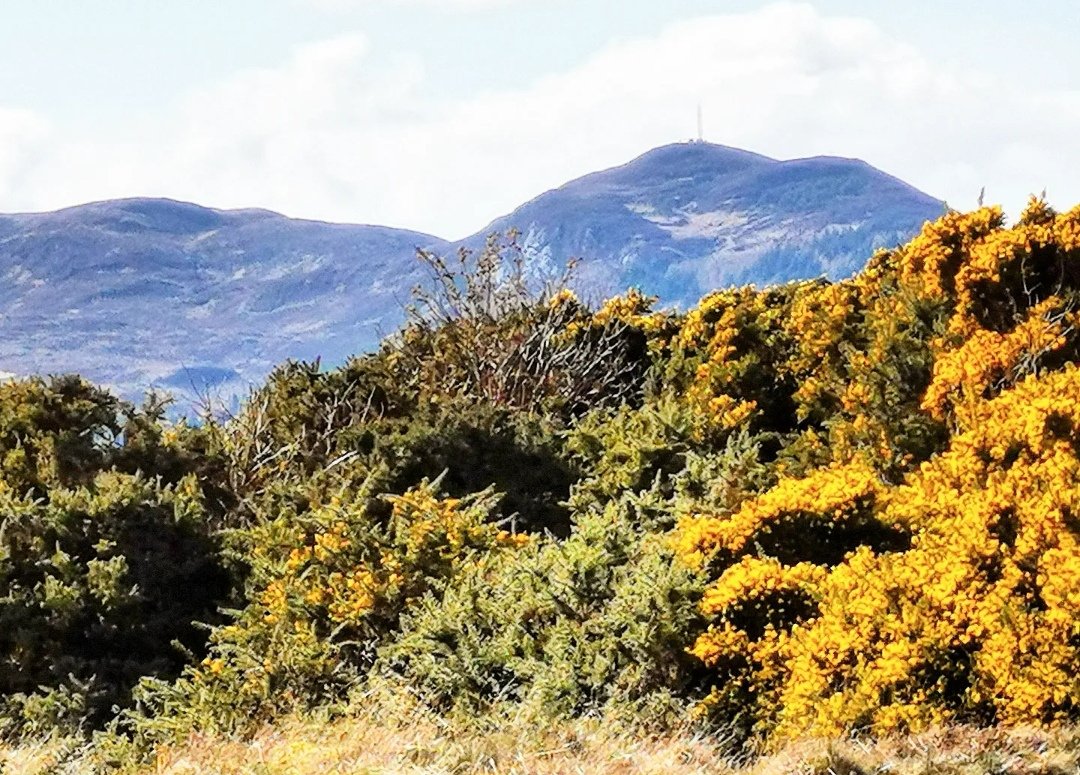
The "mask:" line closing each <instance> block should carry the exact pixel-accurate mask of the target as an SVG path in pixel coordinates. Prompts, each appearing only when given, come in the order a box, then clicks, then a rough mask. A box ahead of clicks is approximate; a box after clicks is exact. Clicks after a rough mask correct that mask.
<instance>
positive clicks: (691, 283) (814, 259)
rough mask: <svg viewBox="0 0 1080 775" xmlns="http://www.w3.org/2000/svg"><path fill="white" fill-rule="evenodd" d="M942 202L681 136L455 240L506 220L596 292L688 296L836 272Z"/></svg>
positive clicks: (883, 181) (538, 255)
mask: <svg viewBox="0 0 1080 775" xmlns="http://www.w3.org/2000/svg"><path fill="white" fill-rule="evenodd" d="M943 209H944V203H942V202H940V201H939V200H937V199H934V198H933V197H931V196H928V195H926V194H923V193H922V192H920V191H918V190H916V189H914V188H912V187H911V186H909V185H907V184H906V183H904V182H903V181H900V180H898V179H896V178H894V177H892V176H890V175H887V174H885V173H884V172H881V171H880V170H877V169H875V168H873V167H871V166H870V165H868V164H866V163H865V162H862V161H858V160H856V159H840V158H834V157H817V158H812V159H795V160H792V161H777V160H775V159H770V158H768V157H766V156H761V155H759V154H756V153H749V152H747V151H741V150H738V149H735V148H728V147H725V146H722V145H713V144H710V143H681V144H677V145H668V146H664V147H662V148H657V149H655V150H652V151H649V152H648V153H646V154H644V155H643V156H640V157H638V158H637V159H634V160H633V161H631V162H630V163H628V164H625V165H623V166H621V167H616V168H614V169H610V170H605V171H603V172H596V173H593V174H591V175H587V176H585V177H583V178H579V179H578V180H575V181H573V182H571V183H567V184H566V185H565V186H562V187H561V188H559V189H556V190H554V191H549V192H548V193H546V194H543V195H541V196H539V197H537V198H536V199H534V200H533V201H531V202H529V203H527V204H525V205H523V206H521V207H520V208H518V209H517V210H515V211H514V212H513V213H510V214H509V215H507V216H504V217H502V218H499V219H498V220H496V221H494V222H493V223H492V224H491V225H490V226H488V227H487V228H486V229H484V230H483V231H482V232H480V233H479V234H477V235H476V236H474V237H471V238H470V239H468V240H466V241H465V244H467V245H471V246H475V245H477V244H480V243H481V241H482V239H483V236H484V235H485V234H487V233H489V232H491V231H502V230H505V229H507V228H510V227H515V228H517V229H519V230H520V231H521V233H522V236H521V240H522V242H523V243H524V245H525V246H526V248H527V251H528V253H529V255H530V256H531V257H532V258H533V260H534V261H536V262H539V263H546V262H550V263H552V264H556V265H558V264H561V263H562V262H563V261H565V259H566V257H567V256H579V257H581V258H582V259H583V260H584V266H583V272H584V273H585V276H586V277H587V278H588V282H589V283H590V284H591V285H593V286H594V287H595V288H597V289H598V292H601V293H603V292H607V291H609V290H611V289H612V288H625V287H626V286H628V285H637V286H640V287H641V288H643V289H645V290H647V291H648V292H650V293H653V294H657V295H659V296H660V297H661V298H663V299H664V300H665V301H668V302H672V303H681V304H683V305H689V304H693V303H694V302H696V301H697V300H698V299H699V298H700V297H701V295H703V294H704V293H707V292H708V291H710V290H713V289H715V288H718V287H723V286H728V285H733V284H745V283H755V284H758V285H764V284H770V283H780V282H786V281H788V280H793V279H801V278H810V277H819V276H827V277H829V278H832V279H839V278H842V277H846V276H848V275H850V274H852V273H853V272H855V271H857V270H858V269H859V268H861V267H862V265H863V264H864V263H865V261H866V259H867V258H868V257H869V256H870V255H871V254H872V253H873V251H874V250H875V249H877V248H879V247H882V246H888V247H891V246H894V245H896V244H898V243H901V242H904V241H906V240H907V239H909V238H910V237H911V236H912V235H913V233H914V232H915V231H917V230H918V228H919V227H920V226H921V225H922V224H923V222H924V221H926V220H932V219H935V218H937V217H938V216H940V215H941V214H942V212H943Z"/></svg>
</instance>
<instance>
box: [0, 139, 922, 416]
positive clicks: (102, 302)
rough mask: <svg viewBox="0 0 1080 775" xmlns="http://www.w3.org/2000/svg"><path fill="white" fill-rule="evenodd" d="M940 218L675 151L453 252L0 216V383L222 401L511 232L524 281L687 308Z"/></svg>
mask: <svg viewBox="0 0 1080 775" xmlns="http://www.w3.org/2000/svg"><path fill="white" fill-rule="evenodd" d="M942 209H943V204H942V203H941V202H939V201H937V200H935V199H933V198H932V197H930V196H927V195H926V194H923V193H921V192H919V191H917V190H915V189H914V188H912V187H911V186H908V185H907V184H905V183H903V182H902V181H900V180H897V179H896V178H893V177H891V176H889V175H886V174H885V173H883V172H881V171H879V170H876V169H874V168H873V167H871V166H869V165H867V164H865V163H864V162H861V161H857V160H852V159H838V158H830V157H818V158H813V159H798V160H793V161H778V160H775V159H771V158H768V157H765V156H760V155H758V154H754V153H749V152H746V151H740V150H737V149H733V148H727V147H724V146H719V145H712V144H708V143H682V144H676V145H669V146H664V147H662V148H657V149H655V150H653V151H650V152H648V153H646V154H645V155H643V156H641V157H639V158H637V159H635V160H633V161H631V162H630V163H628V164H626V165H623V166H621V167H617V168H615V169H610V170H605V171H602V172H596V173H593V174H591V175H587V176H585V177H583V178H580V179H578V180H575V181H572V182H570V183H567V184H566V185H565V186H562V187H561V188H558V189H556V190H554V191H550V192H548V193H546V194H543V195H541V196H540V197H538V198H536V199H534V200H533V201H531V202H528V203H527V204H525V205H523V206H522V207H520V208H519V209H517V210H515V211H514V212H513V213H510V214H509V215H506V216H504V217H502V218H499V219H498V220H496V221H494V222H492V223H491V224H490V225H489V226H488V227H487V228H485V229H483V230H482V231H481V232H478V233H477V234H476V235H474V236H472V237H469V238H468V239H465V240H462V241H461V242H459V243H448V242H446V241H444V240H442V239H439V238H438V237H434V236H431V235H427V234H420V233H416V232H411V231H404V230H400V229H391V228H385V227H381V226H357V225H345V224H331V223H322V222H317V221H305V220H295V219H291V218H286V217H285V216H282V215H279V214H277V213H272V212H268V211H265V210H232V211H222V210H213V209H209V208H205V207H199V206H197V205H193V204H187V203H183V202H174V201H171V200H165V199H129V200H118V201H111V202H99V203H94V204H88V205H82V206H79V207H73V208H68V209H65V210H60V211H57V212H53V213H36V214H20V215H6V216H5V215H0V277H2V278H3V279H4V283H3V285H2V287H0V375H2V374H3V373H14V374H28V373H59V372H68V371H77V372H80V373H82V374H84V375H86V376H87V377H89V378H91V379H93V380H95V381H98V382H101V383H104V384H108V385H111V386H113V387H115V388H116V389H117V390H119V391H120V392H121V393H123V394H125V395H128V396H136V395H138V394H139V393H140V392H141V391H143V390H144V389H145V388H147V387H149V386H150V385H159V386H164V387H167V388H172V389H175V390H178V391H180V392H188V391H192V390H202V389H204V388H206V387H216V388H219V389H221V390H222V391H223V392H226V393H227V392H230V391H231V392H234V393H235V392H239V391H240V390H241V389H242V387H243V386H244V385H246V384H248V383H249V382H252V381H257V380H258V379H260V378H261V377H263V376H264V375H265V374H266V373H267V371H269V369H270V368H272V366H273V365H274V364H276V363H279V362H281V361H283V360H285V359H286V358H314V357H316V356H322V358H323V360H324V361H325V362H328V363H333V362H339V361H341V360H342V359H343V358H345V357H346V356H347V355H348V354H350V353H353V352H358V351H363V350H365V349H368V348H371V347H373V346H374V345H375V344H376V343H377V342H378V339H379V338H380V336H381V335H382V334H385V333H387V332H389V331H392V330H393V329H394V328H395V327H396V326H397V325H398V323H399V322H400V319H401V305H402V303H403V302H404V301H405V300H407V299H408V295H409V291H410V289H411V288H412V286H413V285H415V284H416V283H417V282H418V281H419V280H420V279H421V268H420V266H419V264H418V262H417V261H416V260H415V257H414V256H415V251H416V249H417V248H420V247H423V248H429V249H432V250H435V251H439V252H443V253H446V252H450V251H453V250H455V249H456V248H458V247H466V248H477V247H479V246H481V245H482V244H483V241H484V239H485V237H486V235H487V234H489V233H491V232H493V231H506V230H508V229H510V228H511V227H514V228H516V229H518V230H519V231H520V232H521V234H522V237H521V242H522V244H523V246H524V249H525V251H526V255H527V257H528V259H529V264H530V267H531V268H532V269H533V270H534V271H536V272H537V273H545V272H547V271H548V270H551V271H557V270H558V269H559V268H560V267H561V266H562V265H563V264H564V263H565V262H566V260H567V259H568V258H570V257H571V256H573V257H579V258H581V259H582V264H581V268H580V271H579V283H580V285H581V287H582V288H583V289H584V290H585V291H586V292H588V293H590V294H592V295H596V296H601V295H604V294H607V293H611V292H614V291H620V290H624V289H625V288H627V287H629V286H632V285H636V286H638V287H640V288H642V289H643V290H645V291H646V292H648V293H653V294H657V295H659V296H660V297H661V299H662V301H663V302H664V303H670V304H682V305H688V304H691V303H693V302H695V301H696V300H697V299H698V298H699V297H700V296H701V295H702V294H703V293H705V292H707V291H709V290H711V289H712V288H715V287H719V286H724V285H731V284H736V283H744V282H754V283H757V284H767V283H773V282H782V281H786V280H790V279H796V278H806V277H816V276H821V275H825V276H828V277H832V278H839V277H842V276H845V275H848V274H850V273H852V272H854V271H855V270H857V269H858V268H859V267H860V266H861V265H862V263H863V262H864V261H865V260H866V258H867V257H868V256H869V255H870V254H871V253H872V252H873V250H874V249H875V248H877V247H880V246H891V245H895V244H897V243H900V242H902V241H904V240H906V239H907V238H909V237H910V236H911V235H912V234H913V233H914V232H915V231H916V230H918V228H919V227H920V226H921V225H922V223H923V222H924V221H925V220H927V219H932V218H935V217H937V216H938V215H939V214H940V213H941V212H942Z"/></svg>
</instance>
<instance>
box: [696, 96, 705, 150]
mask: <svg viewBox="0 0 1080 775" xmlns="http://www.w3.org/2000/svg"><path fill="white" fill-rule="evenodd" d="M697 141H698V142H699V143H703V142H705V120H704V118H702V115H701V103H700V102H699V103H698V106H697Z"/></svg>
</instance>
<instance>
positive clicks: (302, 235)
mask: <svg viewBox="0 0 1080 775" xmlns="http://www.w3.org/2000/svg"><path fill="white" fill-rule="evenodd" d="M418 247H429V248H434V249H436V250H444V249H445V248H446V243H444V242H443V241H442V240H439V239H438V238H436V237H431V236H429V235H426V234H417V233H414V232H409V231H402V230H397V229H388V228H384V227H380V226H346V225H337V224H328V223H319V222H314V221H301V220H293V219H290V218H286V217H284V216H281V215H277V214H276V213H271V212H267V211H263V210H236V211H220V210H211V209H208V208H204V207H198V206H196V205H190V204H185V203H181V202H174V201H169V200H154V199H132V200H121V201H113V202H101V203H95V204H89V205H84V206H80V207H73V208H70V209H66V210H61V211H58V212H54V213H43V214H32V215H13V216H0V277H3V278H4V283H3V285H2V286H0V371H4V372H10V373H15V374H29V373H59V372H69V371H75V372H79V373H82V374H84V375H85V376H87V377H89V378H91V379H94V380H97V381H101V382H104V383H106V384H109V385H112V386H115V387H117V388H118V389H119V390H120V391H121V392H123V393H125V394H128V395H133V394H138V393H140V392H141V391H142V390H144V389H145V388H147V387H149V386H150V385H161V386H165V387H169V388H174V389H177V390H179V391H181V392H183V391H186V390H188V389H190V388H192V387H193V386H194V387H198V388H199V389H200V390H201V389H202V388H203V387H204V386H207V385H219V384H221V383H233V384H231V385H228V387H229V388H230V389H238V388H240V387H241V385H244V384H247V383H248V382H249V381H252V380H258V379H260V378H261V377H263V376H264V375H265V374H266V373H267V372H268V371H269V370H270V369H271V368H272V367H273V366H274V365H275V364H277V363H279V362H281V361H283V360H285V359H286V358H314V357H316V356H320V355H321V356H323V357H324V358H328V359H330V360H332V361H335V360H341V359H343V358H344V357H346V356H347V355H348V354H350V353H352V352H354V351H356V350H362V349H365V348H369V347H371V346H373V345H374V344H375V343H376V342H377V341H378V339H379V337H380V334H383V333H387V331H386V330H384V329H383V325H384V324H387V321H391V320H392V321H394V324H396V322H397V315H398V314H399V310H400V307H401V304H402V303H403V302H404V301H406V300H407V299H408V294H409V289H410V288H411V287H412V286H413V285H415V283H416V282H417V281H418V280H419V272H418V270H419V265H418V262H417V261H416V258H415V253H416V249H417V248H418ZM391 329H392V324H391Z"/></svg>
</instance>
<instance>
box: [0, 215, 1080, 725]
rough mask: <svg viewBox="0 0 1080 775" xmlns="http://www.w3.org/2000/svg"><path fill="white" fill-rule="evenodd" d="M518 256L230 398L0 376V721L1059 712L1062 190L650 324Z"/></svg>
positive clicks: (1077, 439)
mask: <svg viewBox="0 0 1080 775" xmlns="http://www.w3.org/2000/svg"><path fill="white" fill-rule="evenodd" d="M515 250H516V248H515V246H514V245H513V243H512V242H511V243H509V244H500V243H498V242H497V241H493V242H492V243H491V245H490V246H489V249H488V250H487V251H485V252H484V253H483V254H481V255H480V256H467V255H466V256H463V257H462V258H461V262H460V264H458V265H453V266H452V265H451V264H448V263H447V262H444V261H443V260H442V259H439V258H437V257H433V256H425V258H426V259H427V261H428V265H429V267H430V268H431V269H432V271H433V284H432V285H431V287H430V288H429V289H428V290H426V291H424V292H421V293H419V294H418V296H417V305H416V307H415V308H414V309H413V310H412V312H411V313H410V316H409V321H408V323H407V325H406V326H405V328H404V329H403V330H402V332H400V333H399V334H398V335H396V336H394V337H391V338H390V339H388V340H387V341H386V342H385V344H384V346H383V347H382V349H381V350H380V351H379V352H377V353H374V354H371V355H367V356H363V357H358V358H356V359H354V360H353V361H352V362H350V363H348V364H346V365H344V366H342V367H340V368H337V369H333V370H323V369H321V368H320V367H319V365H318V364H300V363H292V364H286V365H284V366H282V367H281V368H279V369H278V370H277V371H275V372H274V374H273V375H271V377H270V378H269V379H268V381H267V383H266V384H265V385H264V386H263V387H262V388H260V389H258V390H257V391H255V392H254V393H253V394H252V396H251V397H250V399H249V400H248V401H247V402H246V404H245V405H244V407H243V408H242V410H241V411H240V413H239V414H238V415H237V416H236V417H231V418H228V419H222V418H217V419H214V418H207V420H206V421H205V422H203V423H202V424H200V425H198V426H197V427H188V426H187V425H184V424H180V425H172V424H169V423H166V422H165V421H164V420H163V419H162V413H161V411H160V407H158V406H157V405H155V404H154V403H153V402H151V403H149V404H148V405H147V406H146V407H144V408H143V409H141V410H135V409H133V408H131V407H126V406H124V405H121V404H120V403H118V402H117V401H115V400H114V399H112V398H111V397H109V396H108V395H107V394H106V393H103V392H101V391H98V390H95V389H94V388H92V387H90V386H88V385H85V384H84V383H82V382H80V381H78V380H73V379H65V380H59V381H54V382H53V383H44V382H39V381H28V382H13V383H7V384H5V385H3V386H2V387H0V447H2V452H3V458H2V465H3V469H2V474H3V478H2V480H0V503H2V508H3V511H4V517H5V522H4V527H3V530H2V531H0V547H2V551H3V553H2V554H0V573H3V575H4V579H5V582H6V585H7V589H8V592H7V594H6V596H5V597H4V598H3V599H2V601H0V624H3V625H4V626H3V627H2V628H0V658H2V660H3V662H2V663H0V692H2V693H3V695H4V696H5V698H6V699H5V706H4V707H5V709H6V710H5V713H6V716H7V718H8V719H9V720H10V722H11V723H13V724H22V725H26V724H27V723H31V722H32V721H33V720H34V719H46V720H48V719H50V718H52V719H54V720H55V719H59V718H61V717H63V718H67V719H85V720H86V721H87V722H88V723H91V724H97V723H100V722H101V721H102V720H104V719H106V718H107V717H108V715H109V713H108V711H109V707H110V706H111V705H112V704H113V703H116V704H118V705H120V706H128V707H129V710H127V711H125V712H124V713H123V714H122V717H121V723H120V729H121V730H122V731H124V732H125V733H126V734H129V735H134V736H135V738H136V739H137V740H140V741H144V742H153V741H155V740H161V739H167V738H172V737H177V736H183V735H184V734H186V733H187V732H189V731H192V730H198V729H205V730H213V731H224V732H230V731H244V730H250V729H252V728H253V727H254V726H256V725H258V724H261V723H264V722H266V721H268V720H272V719H273V718H275V717H277V716H279V715H280V714H283V713H286V712H296V711H301V712H302V711H306V710H311V709H314V708H321V709H324V710H341V711H345V710H346V709H347V708H348V707H349V706H350V703H358V702H360V703H362V702H373V701H374V700H372V699H371V698H372V697H375V696H378V697H380V698H383V699H382V700H380V701H385V698H386V697H391V696H394V694H395V693H397V694H399V695H408V697H409V698H410V699H409V702H411V703H421V704H424V705H427V706H428V707H430V708H432V709H435V710H437V711H438V712H440V713H444V714H448V715H458V716H461V717H472V718H493V719H495V718H500V717H504V715H505V714H506V713H511V712H512V713H514V714H515V715H516V717H517V718H519V719H520V718H523V717H524V718H532V719H536V720H543V719H550V718H557V717H574V716H581V715H586V714H599V715H602V716H603V717H605V718H621V719H623V720H625V721H629V722H633V723H635V724H642V725H652V726H664V725H667V724H671V723H673V722H675V721H678V720H681V719H685V717H686V716H687V715H693V716H694V717H696V718H698V719H700V720H701V722H702V723H709V724H716V725H719V726H722V727H723V728H725V729H727V730H735V731H737V732H738V733H739V734H742V735H755V736H760V737H761V738H763V739H767V740H773V741H777V740H780V739H783V738H786V737H790V736H795V735H799V734H802V733H807V732H814V733H826V734H833V733H836V732H838V731H841V730H844V729H847V728H852V727H873V728H876V729H879V730H898V729H899V730H903V729H913V728H922V727H926V726H928V725H932V724H935V723H939V722H943V721H953V720H955V721H964V722H973V723H977V724H993V723H1003V724H1054V723H1057V722H1060V721H1064V720H1071V719H1075V718H1076V716H1077V715H1080V711H1078V707H1080V679H1078V678H1077V672H1078V671H1077V668H1078V667H1080V653H1078V652H1077V649H1080V625H1078V624H1077V622H1080V617H1078V614H1080V610H1078V609H1080V593H1078V592H1077V589H1080V543H1078V536H1080V516H1078V515H1080V485H1078V482H1080V430H1078V428H1080V377H1078V372H1077V371H1076V369H1075V368H1074V367H1073V366H1072V365H1071V364H1072V362H1073V361H1075V360H1076V356H1077V348H1078V347H1080V334H1078V333H1077V331H1076V324H1077V322H1078V321H1077V315H1078V314H1080V313H1078V311H1077V301H1078V298H1080V210H1074V211H1072V212H1070V213H1067V214H1056V213H1054V212H1053V211H1051V210H1050V209H1049V208H1048V207H1047V206H1046V205H1045V204H1043V203H1041V202H1033V203H1032V205H1031V206H1030V207H1029V209H1028V210H1027V211H1026V212H1025V214H1024V215H1023V217H1022V218H1021V220H1020V222H1019V223H1018V224H1017V225H1016V226H1015V227H1012V228H1006V227H1005V226H1004V225H1003V218H1002V215H1001V213H1000V211H998V210H995V209H991V208H986V209H982V210H979V211H977V212H974V213H971V214H966V215H963V214H957V213H950V214H948V215H946V216H945V217H943V218H942V219H941V220H940V221H938V222H936V223H933V224H928V225H927V226H926V228H925V229H924V230H923V233H922V234H921V235H920V236H919V237H917V238H916V239H915V240H913V241H912V242H911V243H910V244H908V245H906V246H904V247H901V248H898V249H896V250H892V251H882V252H880V253H879V254H877V255H876V256H874V257H873V258H872V259H871V260H870V262H869V264H868V266H867V267H866V269H865V270H864V271H863V272H861V273H860V274H859V275H857V276H856V277H854V278H852V279H851V280H848V281H844V282H840V283H835V284H829V283H825V282H807V283H797V284H792V285H790V286H785V287H780V288H773V289H767V290H760V291H759V290H755V289H752V288H744V289H734V290H725V291H720V292H717V293H714V294H712V295H710V296H708V297H706V298H705V299H703V300H702V302H701V304H700V305H699V306H698V307H696V308H694V309H692V310H690V311H688V312H687V313H685V314H676V313H662V312H655V311H654V310H653V309H652V302H651V300H650V299H648V298H646V297H644V296H642V295H641V294H639V293H637V292H636V291H632V292H630V293H628V294H627V295H625V296H622V297H618V298H616V299H612V300H611V301H609V302H607V303H605V304H604V305H602V306H601V307H600V308H599V309H596V310H590V309H588V308H587V307H586V306H585V305H583V304H582V303H581V302H579V301H578V299H577V298H575V297H574V296H573V294H570V293H569V292H567V291H565V290H563V289H562V288H561V287H559V286H558V285H557V284H555V285H552V286H544V287H537V286H536V285H535V284H534V283H532V282H531V280H530V278H529V277H528V275H527V272H526V271H525V266H524V264H523V263H521V262H520V260H518V258H517V254H516V252H515ZM219 609H220V612H219ZM194 621H200V622H207V623H209V624H210V625H212V626H211V627H210V628H209V629H208V633H209V635H208V640H207V638H206V637H204V635H203V634H202V633H203V631H201V630H199V629H197V628H196V627H194V626H193V625H192V622H194ZM174 641H177V642H178V643H176V644H174ZM140 677H142V678H143V679H144V680H142V682H141V684H140V685H139V686H137V687H135V686H134V685H135V683H136V681H137V680H138V679H139V678H140Z"/></svg>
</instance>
